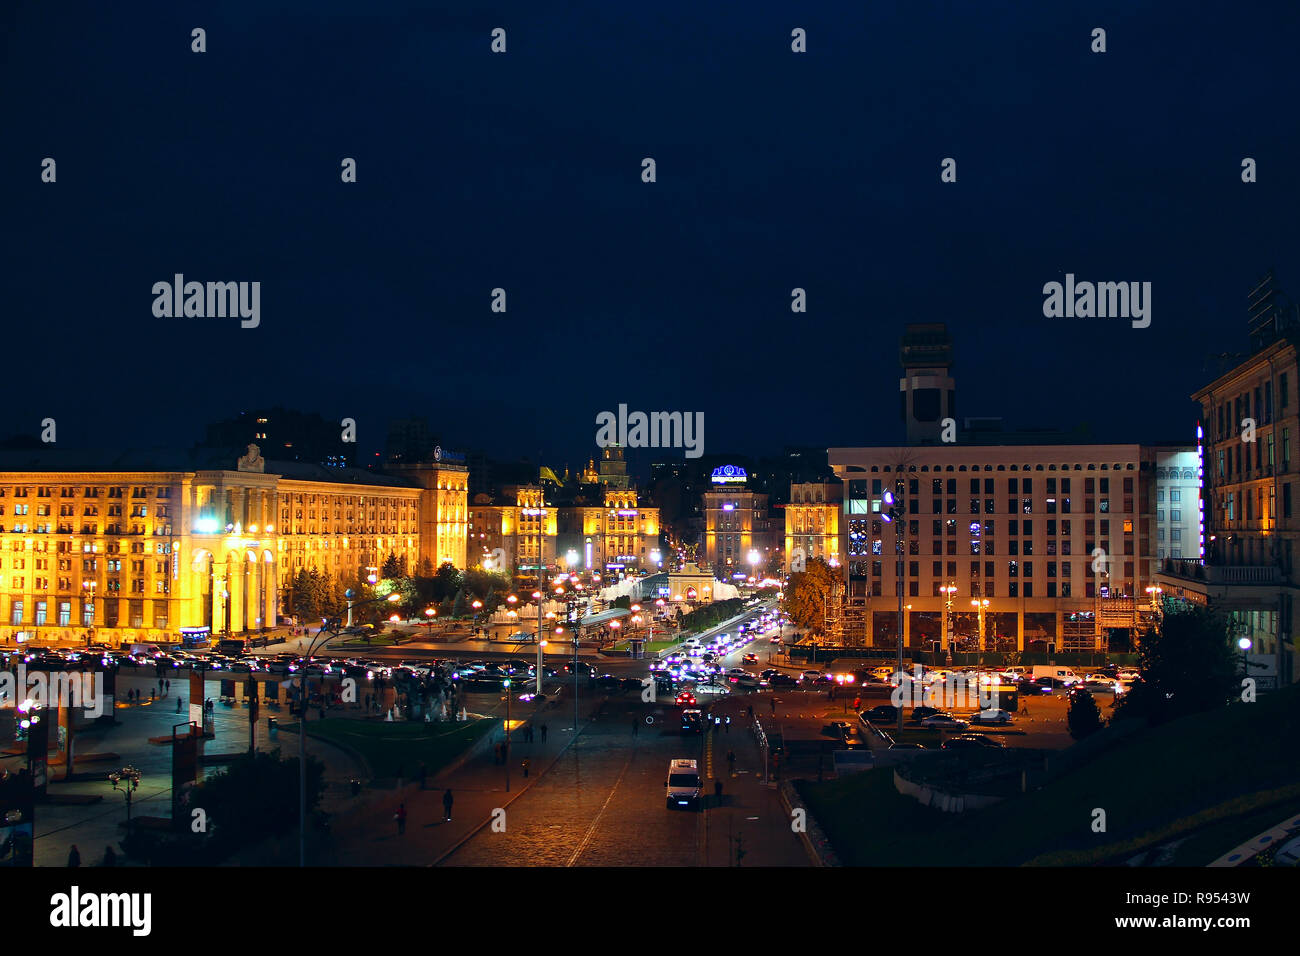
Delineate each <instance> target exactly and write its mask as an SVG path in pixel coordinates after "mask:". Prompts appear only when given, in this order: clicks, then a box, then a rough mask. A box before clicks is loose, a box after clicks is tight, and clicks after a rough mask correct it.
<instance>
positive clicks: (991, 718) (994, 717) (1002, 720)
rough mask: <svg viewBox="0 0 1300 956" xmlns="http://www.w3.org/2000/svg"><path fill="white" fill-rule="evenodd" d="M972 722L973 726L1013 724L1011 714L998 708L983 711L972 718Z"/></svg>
mask: <svg viewBox="0 0 1300 956" xmlns="http://www.w3.org/2000/svg"><path fill="white" fill-rule="evenodd" d="M970 722H971V723H972V724H1009V723H1011V714H1010V712H1008V711H1005V710H1000V709H998V708H993V709H992V710H981V711H977V712H976V713H975V714H974V715H972V716H971V719H970Z"/></svg>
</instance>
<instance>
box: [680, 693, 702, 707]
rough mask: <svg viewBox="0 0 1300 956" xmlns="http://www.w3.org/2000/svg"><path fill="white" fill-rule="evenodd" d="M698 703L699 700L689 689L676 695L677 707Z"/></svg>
mask: <svg viewBox="0 0 1300 956" xmlns="http://www.w3.org/2000/svg"><path fill="white" fill-rule="evenodd" d="M698 703H699V701H697V700H696V699H695V695H694V694H692V693H691V692H690V691H685V690H684V691H682V692H681V693H680V694H678V695H677V706H678V707H694V706H695V705H696V704H698Z"/></svg>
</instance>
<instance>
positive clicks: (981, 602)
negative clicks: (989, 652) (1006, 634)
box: [970, 598, 989, 654]
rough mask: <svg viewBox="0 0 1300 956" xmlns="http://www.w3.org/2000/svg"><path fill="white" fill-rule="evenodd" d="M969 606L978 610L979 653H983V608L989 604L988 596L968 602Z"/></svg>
mask: <svg viewBox="0 0 1300 956" xmlns="http://www.w3.org/2000/svg"><path fill="white" fill-rule="evenodd" d="M970 606H971V607H973V608H975V610H976V611H978V612H979V618H980V653H981V654H983V653H984V610H985V608H987V607H988V606H989V599H988V598H984V599H983V600H973V601H971V602H970Z"/></svg>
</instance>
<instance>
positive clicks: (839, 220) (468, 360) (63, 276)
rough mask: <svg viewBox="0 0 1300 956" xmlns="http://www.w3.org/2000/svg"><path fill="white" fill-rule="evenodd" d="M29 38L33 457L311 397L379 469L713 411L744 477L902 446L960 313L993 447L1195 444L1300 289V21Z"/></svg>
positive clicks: (15, 178)
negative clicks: (1250, 301)
mask: <svg viewBox="0 0 1300 956" xmlns="http://www.w3.org/2000/svg"><path fill="white" fill-rule="evenodd" d="M547 7H549V8H552V10H553V11H554V12H551V11H548V10H546V9H543V8H547ZM810 7H811V8H815V9H814V10H813V11H812V12H809V9H808V8H810ZM196 26H199V27H203V28H205V29H206V30H207V44H208V52H206V53H203V54H195V53H192V52H190V42H191V41H190V30H191V29H192V28H193V27H196ZM498 26H500V27H504V28H505V29H506V30H507V37H508V52H507V53H506V54H505V55H493V54H492V53H491V52H490V50H489V43H490V32H491V30H492V28H494V27H498ZM794 27H803V28H804V29H806V30H807V34H808V53H806V54H804V55H796V54H794V53H792V52H791V51H790V31H791V29H792V28H794ZM1094 27H1103V28H1105V29H1106V31H1107V45H1108V52H1107V53H1105V54H1104V55H1096V54H1093V53H1091V52H1090V51H1089V46H1090V32H1091V30H1092V29H1093V28H1094ZM0 28H2V29H0V111H2V112H0V129H2V130H3V134H2V136H0V163H2V164H3V168H0V182H2V183H3V187H2V188H3V194H2V198H3V204H4V223H5V229H4V245H3V249H2V250H0V251H2V252H3V255H4V267H3V272H2V273H0V274H2V275H3V285H4V288H3V293H4V306H5V312H6V317H7V321H6V323H5V331H4V345H5V349H4V351H5V354H6V359H7V361H6V365H7V367H8V369H9V376H8V382H9V386H10V387H9V389H8V391H7V396H6V401H5V406H6V414H5V421H4V426H5V427H4V431H5V432H6V433H12V432H17V431H24V432H27V431H30V432H31V433H32V434H36V433H37V432H38V430H39V422H40V420H41V419H42V418H44V417H47V416H52V417H54V418H56V419H57V421H58V422H59V439H60V444H63V443H67V444H69V445H73V446H75V445H80V444H101V443H103V441H104V438H105V436H111V438H112V440H113V441H114V442H118V443H120V444H121V445H131V444H137V443H138V444H150V445H156V444H160V443H165V442H168V441H172V440H174V441H176V442H177V443H178V444H184V445H188V444H189V443H190V442H191V441H192V440H193V439H194V438H197V437H198V435H199V433H200V431H201V429H200V425H201V423H202V422H205V421H208V420H212V419H217V418H224V417H229V416H231V415H233V414H235V413H237V412H239V411H241V410H243V409H246V408H250V407H252V406H255V405H258V404H272V403H276V402H279V403H284V404H287V405H292V406H296V407H301V408H304V409H308V410H318V411H320V412H322V413H324V414H326V415H329V416H332V417H335V418H341V417H343V416H351V417H354V418H355V419H357V421H358V422H359V423H360V427H361V441H362V446H363V447H365V448H369V447H375V446H377V445H378V444H380V443H381V441H382V437H383V430H384V428H385V427H386V422H387V419H388V418H389V417H402V416H408V415H425V416H427V417H428V418H429V419H430V420H431V422H432V423H433V424H434V426H435V428H436V429H437V431H438V433H439V435H440V437H441V438H442V441H443V443H444V444H445V445H448V446H451V447H462V448H464V447H478V448H483V449H486V450H488V451H489V452H491V453H495V454H499V455H511V456H513V455H518V454H529V455H535V454H536V453H537V452H538V451H539V450H541V451H543V452H544V454H545V457H546V458H547V459H548V460H552V461H557V462H559V461H569V462H572V463H574V464H577V463H578V462H580V461H582V460H585V459H586V458H587V457H588V456H589V455H591V454H594V453H595V447H594V436H595V425H594V421H595V416H596V414H597V413H598V412H600V411H602V410H605V409H617V407H618V405H619V403H620V402H622V403H626V404H628V406H629V407H630V408H632V409H641V410H645V411H654V410H681V411H703V412H704V413H705V418H706V422H707V427H706V432H705V439H706V443H707V444H706V451H707V452H708V453H715V452H721V451H724V450H727V451H729V450H736V451H739V452H750V453H755V452H764V451H776V450H779V448H780V446H781V445H784V444H798V445H822V446H826V445H848V444H857V443H873V442H889V441H895V440H899V439H900V437H901V425H900V423H899V421H898V417H897V416H898V400H897V389H898V377H899V370H898V338H899V336H900V334H901V332H902V330H903V326H904V324H905V323H907V322H930V321H946V322H947V323H948V325H949V327H950V330H951V331H952V333H953V336H954V338H955V343H956V350H957V366H956V371H955V374H956V379H957V384H958V411H959V412H960V413H961V414H967V415H971V414H979V415H1002V416H1004V417H1006V418H1007V419H1008V421H1009V423H1011V424H1015V425H1037V426H1055V427H1061V428H1073V427H1075V426H1076V425H1078V424H1080V423H1084V422H1088V423H1091V425H1092V426H1093V428H1094V431H1095V434H1096V435H1097V436H1098V437H1101V438H1104V439H1114V440H1128V441H1135V440H1155V439H1171V438H1188V439H1190V438H1191V437H1192V436H1193V432H1194V425H1195V418H1196V409H1195V406H1194V404H1193V403H1192V402H1191V401H1190V400H1189V399H1188V395H1189V393H1190V392H1191V391H1192V390H1193V389H1195V388H1196V387H1198V386H1199V385H1201V384H1203V383H1205V382H1208V381H1209V380H1210V379H1211V378H1213V377H1214V375H1215V374H1216V373H1217V368H1218V366H1217V363H1214V362H1209V363H1207V361H1206V356H1207V355H1208V354H1210V353H1218V352H1225V351H1242V350H1244V349H1245V348H1246V345H1247V340H1246V335H1245V306H1246V300H1245V296H1246V293H1247V291H1248V289H1249V288H1250V287H1251V286H1252V285H1253V284H1254V282H1255V280H1256V279H1257V278H1258V277H1259V276H1260V275H1261V274H1262V273H1263V272H1264V271H1265V270H1266V269H1268V268H1269V267H1276V269H1277V275H1278V281H1279V284H1280V285H1281V287H1282V288H1283V289H1286V290H1289V291H1290V292H1291V294H1292V296H1293V297H1295V298H1296V299H1300V231H1298V229H1297V225H1298V219H1297V209H1298V208H1300V203H1298V200H1300V132H1298V129H1300V120H1297V114H1296V104H1297V95H1296V93H1297V89H1296V87H1297V76H1300V74H1298V73H1297V71H1296V69H1295V67H1294V59H1295V51H1296V49H1297V48H1298V47H1300V7H1297V5H1295V4H1284V3H1272V4H1254V3H1241V2H1233V3H1215V4H1194V5H1187V4H1177V5H1175V4H1151V3H1134V2H1131V0H1129V2H1122V3H1110V4H1086V5H1081V4H1057V3H983V4H975V3H969V2H955V3H933V2H922V3H875V2H873V3H865V4H864V3H852V4H849V3H843V4H829V3H818V4H797V3H783V4H776V3H743V4H742V3H699V2H690V3H680V2H665V3H655V4H632V3H627V4H624V3H618V2H609V0H605V2H582V3H565V4H535V3H493V4H490V5H480V4H460V5H454V6H453V5H446V4H436V3H429V2H403V3H399V2H382V0H376V2H362V3H356V4H354V3H347V4H343V3H335V2H314V3H310V4H308V3H292V4H291V3H276V2H268V0H262V2H255V3H243V2H238V3H234V2H232V3H221V4H206V3H203V4H200V3H185V4H176V3H174V2H165V3H164V2H158V3H143V2H132V3H127V4H103V3H88V2H87V3H69V4H50V3H45V2H20V3H17V4H13V3H12V2H11V3H8V4H5V10H4V12H3V13H0ZM47 156H49V157H53V158H55V159H56V161H57V163H58V167H57V169H58V182H57V184H55V185H48V184H43V183H41V182H40V164H41V160H42V159H43V158H44V157H47ZM345 156H347V157H355V158H356V160H357V162H358V179H359V181H358V183H357V184H355V185H345V184H343V183H341V182H340V180H339V173H340V160H341V159H342V158H343V157H345ZM646 156H650V157H654V158H655V160H656V161H657V164H658V182H657V183H654V184H651V185H647V184H644V183H642V182H641V178H640V171H641V160H642V158H643V157H646ZM1247 156H1249V157H1253V158H1255V159H1256V160H1257V161H1258V169H1259V172H1258V175H1259V182H1257V183H1255V184H1252V185H1246V184H1243V183H1242V182H1241V176H1240V164H1241V160H1242V158H1243V157H1247ZM944 157H954V158H955V159H956V160H957V163H958V182H957V183H956V184H944V183H941V182H940V180H939V172H940V161H941V160H942V159H943V158H944ZM177 272H180V273H184V274H185V275H186V277H187V278H191V279H196V280H200V281H206V280H242V281H254V280H256V281H260V282H261V283H262V302H261V310H262V315H261V325H260V327H259V328H257V329H250V330H243V329H241V328H240V327H239V323H238V320H235V319H199V318H170V319H167V318H164V319H159V318H155V317H154V316H153V314H152V312H151V303H152V298H153V297H152V295H151V293H150V289H151V287H152V285H153V283H154V282H156V281H160V280H170V279H171V278H172V276H173V274H174V273H177ZM1067 272H1073V273H1074V274H1075V275H1076V276H1077V277H1079V278H1080V279H1088V280H1094V281H1120V280H1124V281H1150V282H1151V283H1152V284H1153V295H1152V306H1153V314H1152V324H1151V327H1150V328H1148V329H1133V328H1131V327H1130V326H1129V323H1128V322H1127V321H1125V320H1122V319H1046V318H1044V317H1043V314H1042V302H1043V296H1042V286H1043V284H1044V283H1046V282H1050V281H1060V280H1062V279H1063V277H1064V275H1065V273H1067ZM498 286H499V287H503V288H505V289H506V292H507V295H508V305H509V311H508V312H507V313H506V314H505V315H497V314H493V313H491V312H490V311H489V302H490V292H491V290H492V289H493V288H495V287H498ZM796 286H798V287H802V288H804V289H806V290H807V294H808V306H809V310H808V313H807V315H803V316H794V315H792V314H791V312H790V305H789V303H790V292H791V289H792V288H794V287H796ZM658 457H665V456H658Z"/></svg>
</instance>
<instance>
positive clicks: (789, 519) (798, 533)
mask: <svg viewBox="0 0 1300 956" xmlns="http://www.w3.org/2000/svg"><path fill="white" fill-rule="evenodd" d="M843 502H844V487H843V485H841V484H840V483H839V482H816V483H810V484H792V485H791V486H790V503H789V504H788V505H785V506H784V507H785V570H786V571H787V572H789V571H791V570H796V571H797V570H799V568H800V566H801V565H803V564H805V563H806V562H808V561H811V560H812V559H813V558H821V559H822V560H823V561H825V562H826V563H827V564H829V565H831V566H833V567H838V566H839V563H840V514H841V512H842V511H843Z"/></svg>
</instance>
